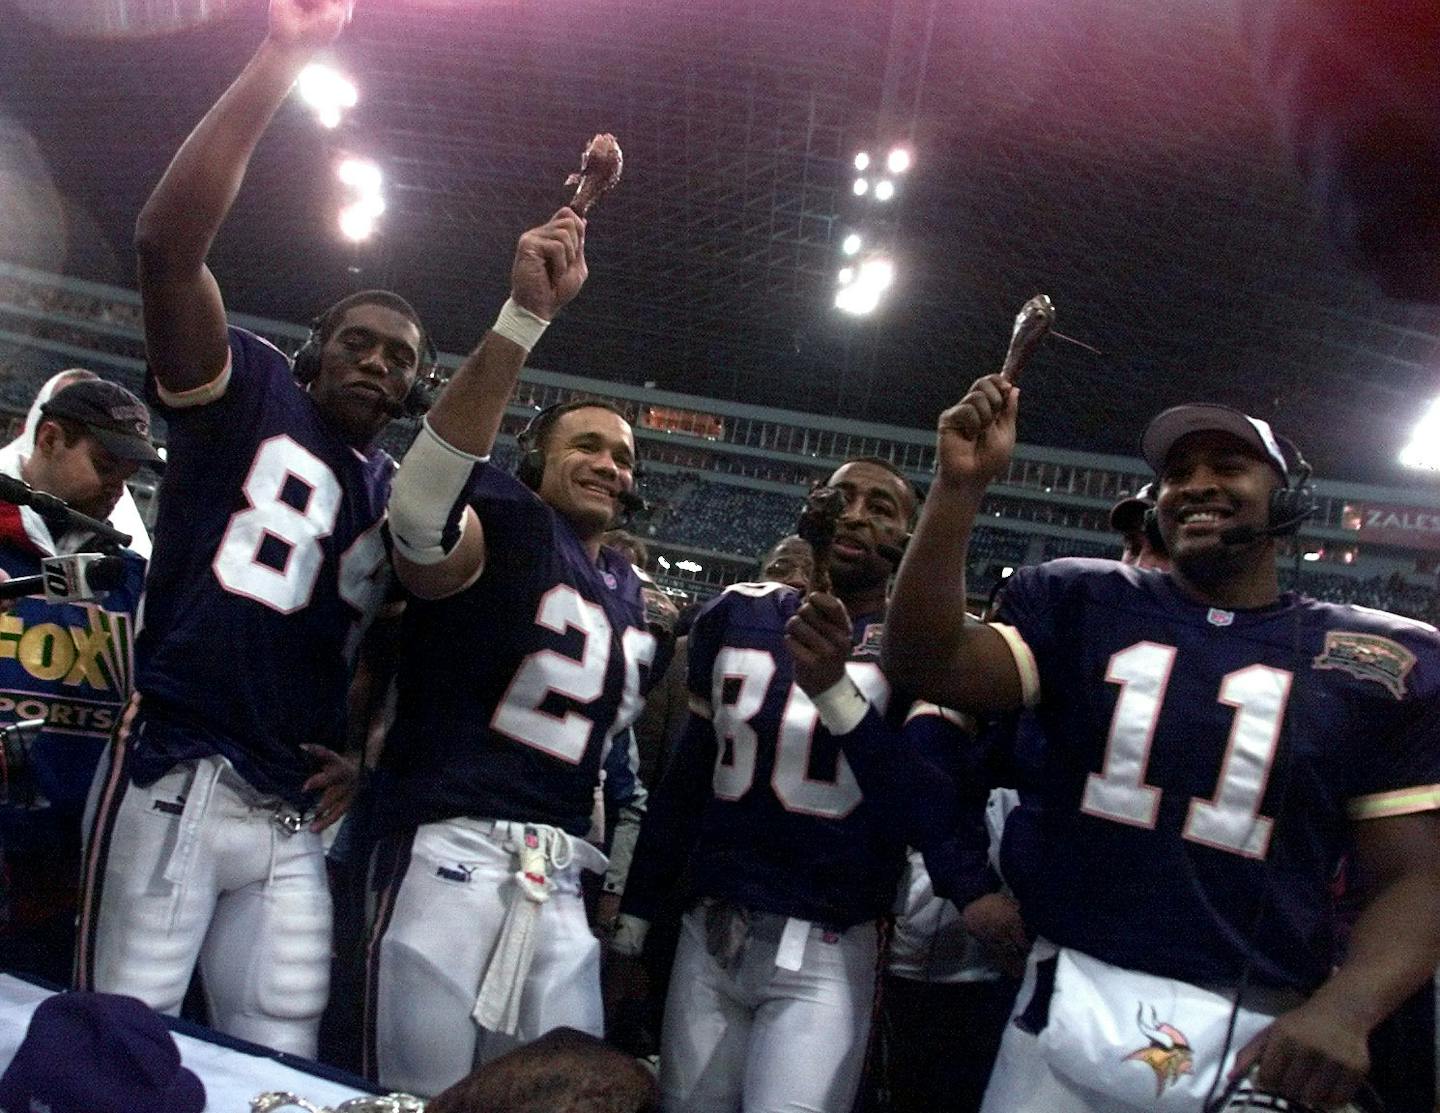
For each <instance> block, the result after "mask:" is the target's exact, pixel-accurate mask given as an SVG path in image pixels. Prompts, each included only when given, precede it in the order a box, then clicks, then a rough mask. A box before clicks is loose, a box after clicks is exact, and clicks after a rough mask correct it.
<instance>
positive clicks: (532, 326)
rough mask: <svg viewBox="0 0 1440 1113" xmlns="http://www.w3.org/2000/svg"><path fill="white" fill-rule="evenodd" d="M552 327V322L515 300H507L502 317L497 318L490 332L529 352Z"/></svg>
mask: <svg viewBox="0 0 1440 1113" xmlns="http://www.w3.org/2000/svg"><path fill="white" fill-rule="evenodd" d="M549 327H550V322H549V321H547V320H546V319H545V318H544V317H538V316H536V315H535V314H534V313H531V312H530V310H528V309H526V308H525V307H524V306H523V305H521V304H520V303H519V302H517V301H516V300H515V299H514V298H506V299H505V304H504V305H502V306H501V307H500V316H498V317H496V318H495V323H494V324H493V325H491V326H490V331H491V332H493V333H497V334H498V335H500V336H503V337H504V338H505V339H506V340H508V341H510V342H511V343H512V344H518V345H520V347H522V348H524V349H525V350H526V351H527V352H528V351H529V350H530V349H531V348H533V347H535V345H536V344H538V343H540V337H542V336H543V335H545V330H546V329H547V328H549Z"/></svg>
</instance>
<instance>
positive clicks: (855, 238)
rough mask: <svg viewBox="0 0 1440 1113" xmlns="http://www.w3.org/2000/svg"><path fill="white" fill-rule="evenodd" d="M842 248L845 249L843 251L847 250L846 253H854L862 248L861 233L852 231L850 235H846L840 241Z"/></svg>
mask: <svg viewBox="0 0 1440 1113" xmlns="http://www.w3.org/2000/svg"><path fill="white" fill-rule="evenodd" d="M840 250H841V251H843V252H845V254H846V255H854V254H855V253H856V252H857V251H859V250H860V235H859V233H857V232H851V233H850V234H849V235H848V236H846V237H845V238H844V239H843V240H841V241H840Z"/></svg>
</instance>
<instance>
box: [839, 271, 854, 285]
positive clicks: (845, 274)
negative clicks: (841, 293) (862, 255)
mask: <svg viewBox="0 0 1440 1113" xmlns="http://www.w3.org/2000/svg"><path fill="white" fill-rule="evenodd" d="M835 277H836V278H837V279H838V280H839V282H840V285H842V286H848V285H850V283H851V282H853V281H854V280H855V268H854V267H841V268H840V273H839V274H837V275H836V276H835Z"/></svg>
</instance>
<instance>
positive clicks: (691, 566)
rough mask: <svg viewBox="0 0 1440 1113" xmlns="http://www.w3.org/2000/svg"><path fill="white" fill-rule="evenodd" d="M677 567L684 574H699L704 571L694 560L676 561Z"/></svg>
mask: <svg viewBox="0 0 1440 1113" xmlns="http://www.w3.org/2000/svg"><path fill="white" fill-rule="evenodd" d="M675 567H676V568H678V569H680V571H682V572H699V571H702V569H701V568H700V565H698V564H696V563H695V562H694V561H693V560H681V561H676V563H675Z"/></svg>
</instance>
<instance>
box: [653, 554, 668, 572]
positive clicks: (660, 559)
mask: <svg viewBox="0 0 1440 1113" xmlns="http://www.w3.org/2000/svg"><path fill="white" fill-rule="evenodd" d="M655 563H656V564H658V565H659V566H660V567H661V568H663V569H665V571H667V572H668V571H670V562H669V561H668V560H666V559H665V558H664V557H663V556H657V557H656V558H655Z"/></svg>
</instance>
